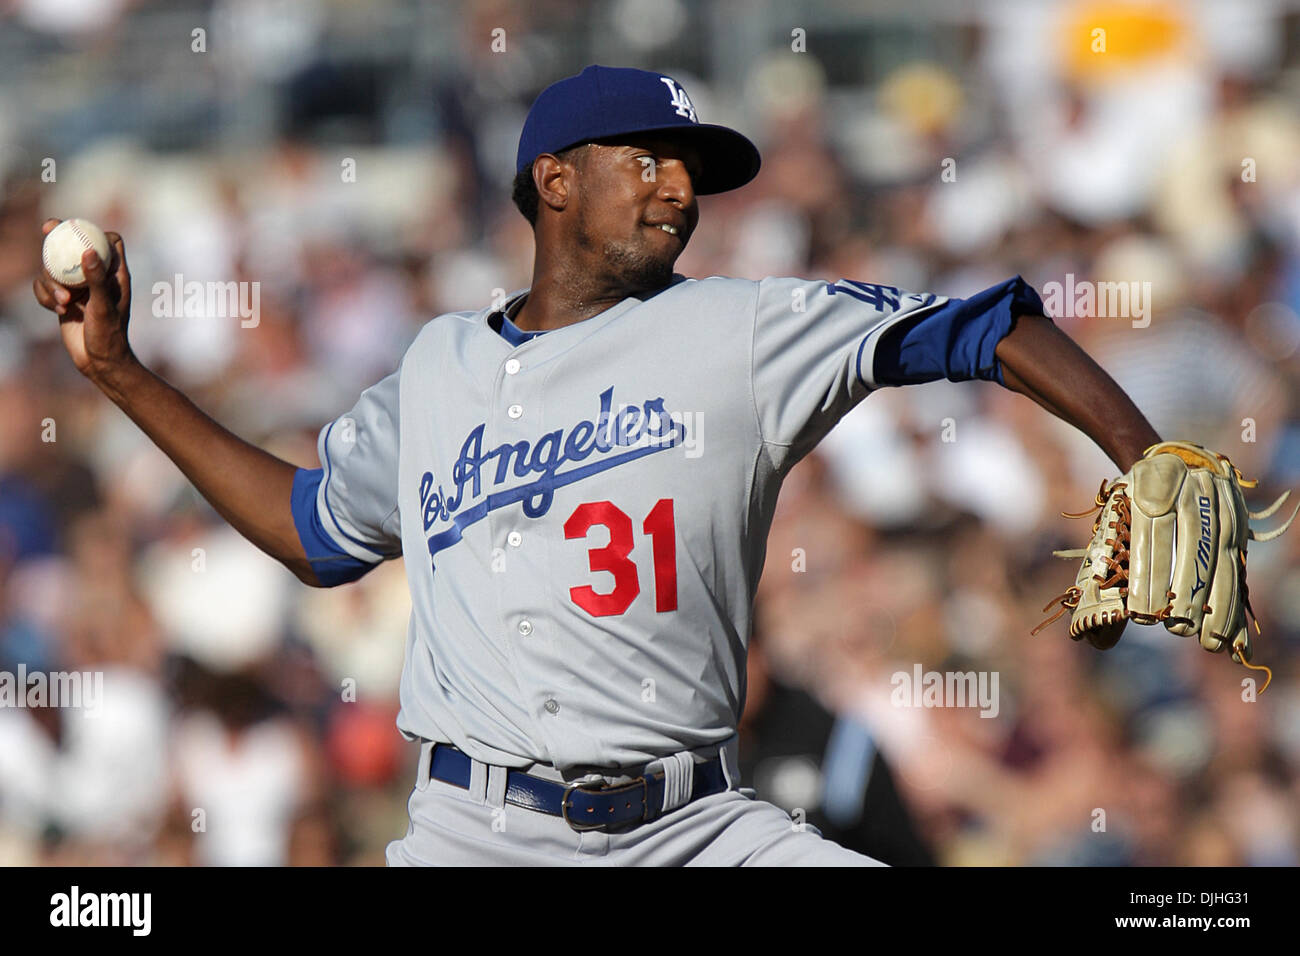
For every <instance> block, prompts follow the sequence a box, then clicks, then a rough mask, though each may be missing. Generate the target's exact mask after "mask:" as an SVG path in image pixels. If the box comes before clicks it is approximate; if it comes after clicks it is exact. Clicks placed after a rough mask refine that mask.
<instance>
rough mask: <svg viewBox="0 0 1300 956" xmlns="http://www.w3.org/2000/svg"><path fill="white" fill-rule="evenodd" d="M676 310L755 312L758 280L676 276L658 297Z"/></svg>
mask: <svg viewBox="0 0 1300 956" xmlns="http://www.w3.org/2000/svg"><path fill="white" fill-rule="evenodd" d="M655 298H656V299H659V300H660V302H661V304H662V305H665V306H668V307H669V308H670V309H672V310H673V311H674V312H679V311H680V309H681V308H683V307H684V308H690V309H692V310H699V309H704V310H708V311H709V312H710V313H711V314H718V313H726V314H735V313H736V312H737V311H746V310H748V311H752V310H753V308H754V304H755V303H756V301H757V298H758V283H757V282H755V281H754V280H753V279H738V278H735V277H733V276H722V275H713V276H707V277H705V278H702V279H693V278H687V277H685V276H675V277H674V281H673V283H672V284H671V285H669V286H667V287H665V288H664V289H663V290H662V291H661V292H659V293H657V294H656V296H655Z"/></svg>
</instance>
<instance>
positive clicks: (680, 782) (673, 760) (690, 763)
mask: <svg viewBox="0 0 1300 956" xmlns="http://www.w3.org/2000/svg"><path fill="white" fill-rule="evenodd" d="M663 771H664V802H663V807H661V808H660V810H661V812H662V813H667V812H668V811H669V810H676V809H677V808H678V807H681V806H685V805H686V804H687V803H690V800H691V791H692V790H694V789H695V759H694V758H693V757H692V756H691V752H690V751H689V750H683V751H681V752H680V753H675V754H673V755H672V756H671V757H665V758H664V759H663Z"/></svg>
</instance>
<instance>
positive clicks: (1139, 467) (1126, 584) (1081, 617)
mask: <svg viewBox="0 0 1300 956" xmlns="http://www.w3.org/2000/svg"><path fill="white" fill-rule="evenodd" d="M1257 484H1258V482H1255V481H1248V480H1246V479H1244V478H1243V477H1242V475H1241V472H1240V471H1239V470H1238V469H1237V467H1236V466H1235V465H1233V464H1232V462H1230V461H1229V460H1228V459H1227V457H1226V456H1224V455H1220V454H1217V453H1215V452H1212V451H1210V450H1208V449H1206V448H1202V447H1201V446H1200V445H1195V444H1192V443H1191V442H1179V441H1170V442H1161V443H1159V444H1157V445H1152V446H1151V447H1150V448H1148V449H1147V450H1146V451H1145V452H1144V453H1143V455H1142V457H1141V458H1140V459H1139V460H1138V461H1137V462H1136V463H1135V464H1134V465H1133V467H1132V468H1131V469H1130V470H1129V471H1128V473H1127V474H1124V475H1122V476H1120V477H1119V478H1117V479H1115V480H1114V481H1112V482H1111V483H1110V485H1109V487H1107V484H1106V482H1104V481H1103V482H1102V483H1101V490H1100V491H1098V492H1097V500H1096V503H1095V504H1094V506H1093V507H1092V508H1090V509H1089V510H1087V511H1085V512H1082V513H1080V514H1065V513H1063V516H1064V517H1067V518H1082V517H1087V516H1088V515H1091V514H1093V513H1094V512H1095V511H1097V509H1098V508H1100V509H1101V513H1100V514H1099V515H1098V516H1097V520H1096V521H1095V522H1094V524H1093V526H1092V540H1091V542H1089V544H1088V546H1087V547H1086V548H1079V549H1077V550H1071V551H1054V552H1052V553H1053V554H1055V555H1056V556H1057V557H1061V558H1083V565H1082V566H1081V567H1080V568H1079V574H1078V576H1077V577H1076V579H1075V582H1074V585H1073V586H1072V587H1070V588H1068V589H1067V590H1066V591H1065V593H1064V594H1062V595H1060V596H1058V597H1056V598H1053V599H1052V600H1051V601H1050V602H1048V604H1047V606H1046V607H1045V608H1043V610H1044V611H1047V610H1049V609H1050V608H1051V607H1052V606H1053V605H1055V604H1058V603H1059V604H1060V608H1059V609H1058V610H1057V612H1056V613H1055V614H1054V615H1052V616H1051V617H1050V618H1048V619H1047V620H1045V621H1043V623H1041V624H1039V625H1038V627H1036V628H1034V629H1033V631H1032V632H1031V633H1033V634H1037V633H1038V632H1039V631H1040V630H1042V629H1043V628H1044V627H1046V626H1047V625H1049V624H1051V623H1052V622H1053V621H1055V620H1057V619H1058V618H1059V617H1061V615H1063V614H1065V612H1066V611H1071V612H1073V613H1072V615H1071V618H1070V637H1071V638H1073V639H1074V640H1076V641H1079V640H1087V641H1088V643H1089V644H1091V645H1092V646H1093V647H1096V648H1099V649H1101V650H1106V649H1107V648H1110V647H1114V646H1115V644H1116V643H1117V642H1118V641H1119V638H1120V635H1121V634H1122V633H1123V631H1124V628H1125V626H1126V625H1127V624H1128V622H1129V621H1134V622H1136V623H1138V624H1163V625H1164V626H1165V627H1166V628H1168V629H1169V630H1170V631H1172V632H1173V633H1175V634H1179V635H1182V636H1184V637H1190V636H1192V635H1197V636H1199V638H1200V642H1201V646H1202V647H1204V648H1205V649H1206V650H1208V651H1215V652H1218V651H1222V650H1223V649H1224V648H1225V647H1229V646H1230V647H1231V648H1232V655H1231V656H1232V659H1233V660H1234V661H1237V662H1238V663H1241V664H1245V665H1246V666H1247V667H1252V666H1253V665H1251V663H1250V660H1251V644H1250V632H1249V630H1248V629H1247V627H1246V615H1247V614H1249V615H1250V617H1251V620H1252V621H1254V618H1255V612H1254V610H1253V609H1252V608H1251V606H1250V592H1249V591H1248V590H1247V588H1246V542H1247V541H1248V540H1254V541H1269V540H1272V539H1273V538H1276V537H1277V536H1278V535H1280V534H1282V533H1283V532H1284V531H1286V529H1287V528H1289V527H1290V526H1291V522H1292V521H1294V520H1295V517H1296V513H1297V512H1300V506H1297V507H1296V510H1295V511H1293V512H1292V513H1291V517H1290V518H1288V519H1287V521H1286V523H1285V524H1283V525H1282V526H1281V527H1280V528H1277V529H1275V530H1273V531H1269V532H1259V533H1257V532H1256V531H1254V530H1253V529H1252V528H1251V527H1250V525H1249V524H1248V523H1247V521H1248V519H1250V518H1256V519H1258V518H1267V517H1269V516H1270V515H1272V514H1274V513H1275V512H1276V511H1277V510H1278V509H1279V508H1281V507H1282V504H1283V502H1285V501H1286V499H1287V497H1288V496H1289V495H1290V494H1291V492H1289V491H1287V492H1284V493H1283V494H1282V495H1281V496H1280V497H1279V498H1278V499H1277V501H1275V502H1273V504H1272V505H1270V506H1269V507H1268V508H1266V509H1264V510H1263V511H1260V512H1258V513H1254V512H1250V511H1247V510H1246V501H1245V498H1244V496H1243V495H1242V489H1243V488H1254V487H1255V486H1256V485H1257ZM1255 631H1256V633H1258V632H1259V624H1258V622H1255ZM1255 669H1259V668H1255ZM1264 686H1265V687H1267V686H1268V683H1267V682H1265V685H1264Z"/></svg>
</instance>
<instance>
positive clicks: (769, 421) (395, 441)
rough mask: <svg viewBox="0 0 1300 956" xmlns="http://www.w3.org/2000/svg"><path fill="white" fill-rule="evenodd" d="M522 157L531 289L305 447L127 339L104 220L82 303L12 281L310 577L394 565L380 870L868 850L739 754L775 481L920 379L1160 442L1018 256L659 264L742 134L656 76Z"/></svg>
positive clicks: (608, 80)
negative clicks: (402, 822) (275, 438)
mask: <svg viewBox="0 0 1300 956" xmlns="http://www.w3.org/2000/svg"><path fill="white" fill-rule="evenodd" d="M516 168H517V172H518V177H517V179H516V182H515V186H514V200H515V202H516V204H517V205H518V206H519V208H520V210H521V212H523V214H524V215H525V216H526V217H527V218H528V219H529V221H530V222H531V223H532V224H533V227H534V232H535V237H536V259H535V264H534V271H533V277H532V284H531V285H530V286H529V288H527V289H523V290H519V291H516V292H515V293H513V294H511V295H509V296H507V297H506V298H505V300H504V302H498V303H493V304H490V305H483V306H479V307H475V308H470V309H467V310H465V311H461V312H452V313H448V314H446V315H440V316H438V317H436V318H434V319H433V320H432V321H430V322H429V323H428V324H427V325H425V326H424V328H423V329H422V331H421V332H420V333H419V335H418V336H417V338H416V339H415V341H414V343H413V344H412V345H411V347H410V348H409V349H408V350H407V352H406V354H405V355H404V356H402V357H401V361H400V363H398V365H397V367H396V369H395V370H394V371H393V373H392V374H391V375H389V376H388V377H387V378H385V379H383V380H382V381H380V382H378V383H376V384H375V385H373V386H372V387H370V388H369V389H367V390H366V391H365V392H363V393H362V394H361V396H360V398H359V399H358V401H357V403H356V405H355V406H354V407H353V408H352V409H351V410H349V411H348V412H347V413H346V414H343V415H341V416H340V417H339V418H337V419H336V420H334V421H333V422H331V423H329V424H327V425H326V426H325V427H324V428H323V429H322V430H321V432H320V438H319V443H318V447H319V452H320V462H321V467H320V468H315V469H304V468H297V467H295V466H293V465H291V464H289V463H287V462H284V461H281V460H279V459H277V458H275V457H273V456H271V455H269V454H267V453H266V452H263V451H261V450H259V449H257V448H254V447H252V446H251V445H248V444H246V443H245V442H243V441H241V440H240V439H239V438H237V437H236V436H234V435H233V434H231V433H229V432H228V431H226V430H224V429H223V428H222V427H221V426H220V425H218V424H217V423H216V422H214V421H212V420H211V419H209V418H208V417H207V416H205V415H204V414H203V413H202V412H201V411H200V410H199V409H198V408H196V407H195V406H194V405H193V404H191V403H190V402H189V400H188V399H186V398H185V397H184V396H183V395H182V394H181V393H179V392H178V391H176V390H175V389H173V388H172V387H170V386H169V385H167V384H166V383H165V382H163V381H162V380H160V379H159V378H158V377H156V376H155V375H153V374H152V373H151V372H150V371H148V370H147V369H146V368H144V367H143V366H142V365H141V364H140V363H139V362H138V361H137V360H136V359H135V357H134V356H133V354H132V352H131V348H130V345H129V343H128V341H127V321H128V316H129V311H130V302H131V281H130V275H129V272H128V269H127V264H126V253H125V248H124V246H123V242H122V239H121V237H120V236H118V235H115V234H113V235H111V236H110V239H111V242H112V246H113V249H114V256H113V260H114V261H113V262H112V263H109V264H106V263H102V262H100V261H99V260H98V259H97V258H96V257H95V255H94V253H93V252H91V253H87V255H86V257H85V259H84V260H83V265H84V266H85V268H86V271H87V274H88V276H89V277H90V285H89V293H88V296H81V297H77V296H74V295H73V294H72V292H71V291H70V290H68V289H66V288H64V287H63V286H61V285H59V284H58V283H56V282H54V281H53V280H52V279H51V278H50V277H49V276H48V275H42V276H41V277H39V278H38V279H37V280H36V283H35V292H36V296H37V298H38V300H39V301H40V302H41V304H42V305H44V306H46V307H47V308H50V309H52V310H54V311H55V312H57V313H59V315H60V321H61V323H62V332H63V338H64V342H65V344H66V346H67V349H68V351H69V353H70V354H71V356H72V358H73V360H74V362H75V363H76V365H77V368H78V369H80V370H81V371H82V372H83V373H84V374H85V375H86V376H88V377H89V378H90V379H91V380H92V381H93V382H94V383H95V384H96V385H97V386H99V387H100V388H101V389H102V390H103V391H104V393H105V394H106V395H107V396H108V397H109V398H110V399H111V400H112V401H114V402H115V403H116V404H117V405H119V406H120V407H121V408H122V409H123V410H124V411H125V412H126V414H127V415H129V416H130V417H131V418H132V419H133V420H134V421H135V422H136V423H137V424H138V425H139V426H140V427H141V428H142V429H143V430H144V431H145V432H146V433H147V434H148V435H149V436H150V438H151V439H152V440H154V441H155V442H156V443H157V444H158V445H159V447H160V448H162V450H163V451H164V452H166V453H167V454H168V455H169V456H170V457H171V458H172V459H173V460H174V461H175V462H176V464H177V465H178V466H179V467H180V468H181V469H182V471H184V473H185V474H186V475H187V476H188V478H189V479H190V480H191V481H192V482H193V483H194V485H195V486H196V487H197V488H198V490H199V491H200V492H201V493H202V494H203V495H204V496H205V497H206V498H207V500H208V501H210V502H211V503H212V505H213V506H214V507H215V508H216V509H217V510H218V511H219V512H220V513H221V515H222V516H223V517H224V518H225V519H226V520H228V521H229V522H230V523H231V524H232V525H233V526H234V527H235V528H237V529H238V530H239V531H240V532H241V533H243V534H244V535H245V536H246V537H247V538H248V539H249V540H250V541H252V542H253V543H254V544H256V545H257V546H258V547H259V548H261V549H262V550H264V551H265V552H267V553H268V554H270V555H272V556H273V557H275V558H277V559H278V560H280V561H281V562H283V563H284V564H285V565H286V566H287V567H288V568H289V569H290V570H292V571H293V572H294V574H296V575H297V576H298V577H299V578H300V579H301V580H302V581H304V582H305V583H307V584H308V585H311V586H319V587H333V586H335V585H339V584H343V583H345V582H348V581H352V580H355V579H357V578H358V577H360V576H361V575H363V574H365V573H366V572H367V571H368V570H370V569H371V568H373V567H374V566H375V565H377V564H378V563H379V562H381V561H384V560H387V559H389V558H394V557H397V556H398V555H402V556H403V557H404V558H405V563H406V572H407V576H408V580H409V585H410V590H411V597H412V602H413V610H412V614H411V619H410V626H409V631H408V635H407V641H406V657H405V666H404V670H403V673H402V680H401V712H400V714H399V716H398V720H397V723H398V727H399V728H400V730H401V732H402V733H403V734H404V735H405V736H407V737H408V738H410V739H417V740H419V741H421V750H420V760H419V766H418V771H417V777H416V781H415V786H414V790H413V791H412V793H411V797H410V801H409V813H410V827H409V829H408V831H407V833H406V835H405V836H404V837H403V838H402V839H399V840H396V841H394V842H393V843H391V844H390V845H389V847H388V851H387V858H388V862H389V863H390V864H391V865H441V864H582V863H590V864H606V865H608V864H617V865H677V864H710V865H737V864H831V865H869V864H874V863H876V862H877V861H875V860H872V859H870V858H869V857H866V856H862V855H860V854H856V853H852V852H850V851H848V850H845V849H843V848H842V847H839V846H837V845H835V844H833V843H831V842H830V841H828V840H825V839H823V838H822V836H821V834H820V833H819V832H818V831H817V830H816V829H815V828H814V827H811V826H806V825H801V824H800V823H799V822H798V821H796V820H792V819H791V816H790V815H788V814H787V813H786V812H784V811H782V810H780V809H778V808H776V807H775V806H773V805H771V804H768V803H765V802H762V801H761V800H759V799H757V798H756V795H755V793H754V791H753V790H751V789H748V788H746V787H745V786H744V783H745V781H742V780H740V779H739V775H738V773H737V769H736V768H737V753H736V739H737V738H736V728H737V723H738V720H739V716H740V714H741V711H742V707H743V705H744V700H745V654H746V642H747V639H748V636H749V633H750V622H751V606H752V601H753V596H754V590H755V587H756V585H757V583H758V580H759V575H760V573H761V571H762V567H763V560H764V551H765V545H766V538H767V532H768V528H769V525H770V522H771V520H772V516H773V509H774V507H775V504H776V500H777V494H778V492H779V491H780V488H781V482H782V479H783V477H784V476H785V475H786V474H787V473H788V472H789V470H790V469H791V468H792V467H793V466H794V464H795V463H796V462H798V461H799V460H800V459H801V458H802V457H804V456H805V455H806V454H807V453H808V452H809V451H810V450H811V449H812V448H813V447H814V446H815V445H816V444H817V443H818V441H819V440H820V439H821V438H822V437H823V436H824V435H826V433H827V432H828V431H829V430H830V429H831V428H832V427H833V426H834V425H835V424H836V422H837V421H839V419H840V418H841V417H842V416H843V415H844V414H845V413H847V412H848V411H849V410H850V409H851V408H853V407H854V406H855V405H856V404H857V403H858V402H860V401H862V399H864V398H865V397H866V396H867V395H868V394H870V393H871V392H872V391H873V390H875V389H878V388H882V387H886V386H894V385H906V384H911V383H919V382H928V381H934V380H937V379H942V378H947V379H950V380H953V381H963V380H970V379H985V380H990V381H995V382H998V383H999V384H1001V385H1003V386H1005V387H1007V388H1011V389H1014V390H1016V391H1019V392H1022V393H1024V394H1025V395H1027V396H1029V397H1030V398H1032V399H1033V400H1034V401H1036V402H1038V403H1039V404H1040V405H1042V406H1043V407H1044V408H1046V409H1047V410H1049V411H1051V412H1052V413H1054V414H1056V415H1058V416H1060V417H1061V418H1063V419H1065V420H1066V421H1068V422H1071V423H1072V424H1074V425H1075V426H1077V427H1078V428H1080V429H1081V430H1082V431H1084V432H1085V433H1086V434H1088V435H1089V436H1090V437H1091V438H1093V439H1094V440H1095V441H1096V442H1097V443H1098V445H1099V446H1100V447H1101V448H1102V449H1103V450H1104V451H1105V452H1106V453H1107V454H1108V455H1109V456H1110V458H1111V459H1113V461H1114V462H1115V463H1116V465H1118V466H1119V467H1120V469H1121V470H1124V469H1128V468H1129V467H1130V465H1132V464H1133V463H1134V462H1135V461H1136V460H1138V459H1139V458H1140V457H1141V455H1142V452H1143V450H1144V449H1146V448H1147V447H1148V446H1151V445H1153V444H1154V443H1155V442H1157V441H1158V436H1157V435H1156V434H1155V432H1154V431H1153V430H1152V428H1151V426H1150V425H1149V424H1148V423H1147V421H1146V420H1145V419H1144V418H1143V416H1142V415H1141V413H1140V412H1139V411H1138V410H1137V409H1136V408H1135V407H1134V406H1133V404H1132V403H1131V402H1130V401H1129V399H1128V398H1127V397H1126V396H1125V395H1124V393H1123V392H1122V391H1121V390H1120V389H1119V388H1118V386H1116V385H1115V383H1114V382H1113V381H1112V380H1111V379H1110V378H1109V377H1108V376H1107V375H1106V374H1105V373H1104V372H1103V371H1102V370H1101V369H1100V368H1099V367H1098V366H1097V365H1096V364H1095V363H1094V362H1093V361H1092V360H1091V359H1089V358H1088V357H1087V355H1085V354H1084V353H1083V352H1082V351H1081V350H1080V349H1079V348H1078V347H1077V346H1076V345H1075V344H1074V343H1073V342H1072V341H1071V340H1070V339H1069V338H1068V337H1067V336H1065V335H1064V334H1063V333H1061V332H1060V331H1059V330H1058V329H1057V328H1056V327H1055V326H1054V325H1053V324H1052V322H1051V321H1050V320H1049V319H1047V318H1045V317H1044V316H1043V315H1042V304H1041V301H1040V299H1039V297H1038V295H1037V294H1036V293H1035V292H1034V290H1033V289H1031V288H1030V287H1029V286H1027V285H1026V284H1025V282H1024V281H1022V280H1021V279H1020V278H1019V277H1016V278H1011V279H1008V280H1007V281H1005V282H1002V283H1000V284H998V285H996V286H993V287H992V288H990V289H987V290H985V291H984V292H981V293H980V294H978V295H976V296H973V297H971V298H968V299H956V298H947V297H944V296H941V295H932V294H921V293H913V292H907V291H903V290H900V289H897V288H894V287H892V286H888V285H877V284H873V283H869V282H862V281H856V280H851V279H844V280H840V281H836V282H826V281H821V280H811V279H800V278H765V279H762V280H759V281H754V280H749V279H734V278H725V277H720V276H713V277H709V278H687V277H684V276H682V275H678V274H675V273H674V272H673V264H674V262H675V261H676V260H677V257H678V256H679V255H680V254H681V252H682V250H683V249H684V248H685V247H686V244H687V243H688V242H689V241H690V239H691V236H692V234H693V233H694V232H695V229H696V227H697V225H698V222H699V209H698V206H697V200H696V197H697V196H699V195H702V194H710V193H719V192H723V191H725V190H730V189H735V188H737V187H740V186H743V185H745V184H746V183H747V182H749V181H750V180H752V179H753V178H754V176H755V175H756V174H757V173H758V170H759V154H758V151H757V150H756V148H755V147H754V146H753V144H752V143H750V141H749V140H748V139H746V138H745V137H744V136H742V135H740V134H739V133H737V132H735V131H733V130H731V129H727V128H725V127H721V126H714V125H707V124H704V123H701V122H700V121H699V118H698V117H697V115H696V110H695V107H694V106H693V104H692V102H691V98H690V96H689V95H688V93H687V91H686V90H685V89H684V88H683V87H682V85H681V84H680V83H678V82H677V81H676V80H675V79H673V78H672V77H669V76H664V75H661V74H658V73H653V72H644V71H640V70H632V69H619V68H608V67H601V66H591V67H588V68H587V69H585V70H583V71H582V72H581V73H580V74H578V75H577V76H572V77H569V78H567V79H563V80H561V81H559V82H557V83H555V84H553V85H552V86H550V87H548V88H547V89H546V90H545V91H543V92H542V93H541V95H540V96H539V97H538V98H537V100H536V102H535V103H534V105H533V106H532V109H531V110H530V112H529V113H528V116H527V119H526V122H525V124H524V128H523V132H522V135H521V137H520V140H519V151H518V157H517V167H516ZM52 226H53V221H51V222H48V223H46V226H45V229H46V231H48V229H49V228H52ZM110 267H111V271H110ZM886 862H887V861H886Z"/></svg>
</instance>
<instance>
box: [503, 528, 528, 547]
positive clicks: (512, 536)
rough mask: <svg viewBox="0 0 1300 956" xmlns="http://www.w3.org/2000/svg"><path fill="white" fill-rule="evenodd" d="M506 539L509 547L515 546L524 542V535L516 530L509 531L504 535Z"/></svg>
mask: <svg viewBox="0 0 1300 956" xmlns="http://www.w3.org/2000/svg"><path fill="white" fill-rule="evenodd" d="M506 541H507V542H508V543H509V545H510V547H512V548H517V547H519V546H520V545H521V544H523V543H524V536H523V535H522V534H520V533H519V532H518V531H511V532H510V533H509V534H508V535H506Z"/></svg>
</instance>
